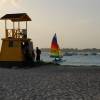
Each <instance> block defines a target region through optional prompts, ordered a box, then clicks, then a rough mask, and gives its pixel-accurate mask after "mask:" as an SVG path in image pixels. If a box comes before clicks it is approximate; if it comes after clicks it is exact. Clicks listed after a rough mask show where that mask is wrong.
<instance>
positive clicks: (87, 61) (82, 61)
mask: <svg viewBox="0 0 100 100" xmlns="http://www.w3.org/2000/svg"><path fill="white" fill-rule="evenodd" d="M41 60H42V61H45V62H52V61H53V58H51V57H50V56H49V53H48V52H42V54H41ZM63 60H64V61H62V62H60V63H59V64H60V65H75V66H76V65H86V66H87V65H96V66H100V54H98V55H72V56H64V57H63Z"/></svg>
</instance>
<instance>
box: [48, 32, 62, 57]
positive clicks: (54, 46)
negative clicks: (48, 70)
mask: <svg viewBox="0 0 100 100" xmlns="http://www.w3.org/2000/svg"><path fill="white" fill-rule="evenodd" d="M50 55H51V57H54V58H60V48H59V45H58V43H57V36H56V33H55V35H54V37H53V39H52V43H51V54H50Z"/></svg>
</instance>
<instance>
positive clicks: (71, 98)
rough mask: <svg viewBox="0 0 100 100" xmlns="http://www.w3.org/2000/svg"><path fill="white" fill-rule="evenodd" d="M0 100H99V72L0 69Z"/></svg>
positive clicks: (82, 68)
mask: <svg viewBox="0 0 100 100" xmlns="http://www.w3.org/2000/svg"><path fill="white" fill-rule="evenodd" d="M0 100H100V68H99V67H96V66H92V67H90V66H89V67H87V66H79V67H77V66H76V67H72V66H58V65H55V66H54V65H45V66H41V67H35V68H30V69H7V68H0Z"/></svg>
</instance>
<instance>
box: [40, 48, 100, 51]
mask: <svg viewBox="0 0 100 100" xmlns="http://www.w3.org/2000/svg"><path fill="white" fill-rule="evenodd" d="M41 50H42V52H49V51H50V48H42V49H41ZM61 50H62V51H63V52H100V49H97V48H86V49H78V48H63V49H61Z"/></svg>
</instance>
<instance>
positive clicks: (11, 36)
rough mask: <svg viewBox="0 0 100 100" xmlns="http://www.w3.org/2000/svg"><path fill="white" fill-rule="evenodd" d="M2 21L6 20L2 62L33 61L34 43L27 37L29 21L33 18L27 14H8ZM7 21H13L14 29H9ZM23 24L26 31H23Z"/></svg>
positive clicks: (0, 57)
mask: <svg viewBox="0 0 100 100" xmlns="http://www.w3.org/2000/svg"><path fill="white" fill-rule="evenodd" d="M1 20H5V37H4V38H2V45H1V52H0V62H24V61H33V55H32V53H33V43H32V41H31V39H30V38H28V37H27V21H31V18H30V17H29V16H28V15H27V14H26V13H17V14H6V15H4V16H3V17H1ZM7 20H11V22H12V27H13V28H12V29H8V28H7ZM21 22H25V24H26V25H25V27H26V28H25V29H21V27H20V26H21V25H20V23H21ZM16 23H18V24H17V28H16V27H15V24H16Z"/></svg>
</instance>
